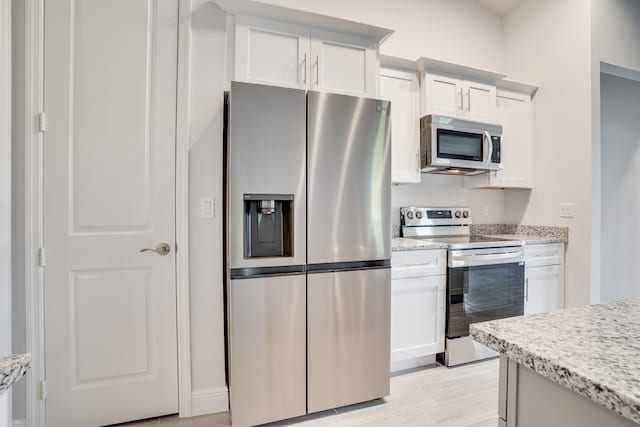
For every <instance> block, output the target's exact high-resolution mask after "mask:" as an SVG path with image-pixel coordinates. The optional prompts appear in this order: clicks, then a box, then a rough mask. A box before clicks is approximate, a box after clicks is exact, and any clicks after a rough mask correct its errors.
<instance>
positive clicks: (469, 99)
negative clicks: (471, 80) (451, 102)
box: [467, 89, 471, 111]
mask: <svg viewBox="0 0 640 427" xmlns="http://www.w3.org/2000/svg"><path fill="white" fill-rule="evenodd" d="M467 111H471V89H467Z"/></svg>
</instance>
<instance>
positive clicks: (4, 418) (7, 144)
mask: <svg viewBox="0 0 640 427" xmlns="http://www.w3.org/2000/svg"><path fill="white" fill-rule="evenodd" d="M0 162H1V164H0V209H1V211H0V355H3V354H6V353H12V352H13V351H12V348H11V346H12V345H11V317H12V310H11V250H12V246H11V166H12V165H11V2H10V0H0ZM11 419H12V415H11V395H10V393H5V394H3V395H1V396H0V426H8V425H11V423H12V420H11Z"/></svg>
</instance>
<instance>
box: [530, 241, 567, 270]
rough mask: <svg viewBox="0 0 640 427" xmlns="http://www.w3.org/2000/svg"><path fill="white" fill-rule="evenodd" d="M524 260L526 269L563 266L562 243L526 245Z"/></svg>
mask: <svg viewBox="0 0 640 427" xmlns="http://www.w3.org/2000/svg"><path fill="white" fill-rule="evenodd" d="M524 260H525V264H526V266H527V267H539V266H543V265H556V264H564V243H550V244H542V245H526V246H525V248H524Z"/></svg>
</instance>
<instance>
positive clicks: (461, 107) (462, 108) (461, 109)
mask: <svg viewBox="0 0 640 427" xmlns="http://www.w3.org/2000/svg"><path fill="white" fill-rule="evenodd" d="M458 94H459V95H460V111H464V102H463V100H462V89H460V91H459V92H458Z"/></svg>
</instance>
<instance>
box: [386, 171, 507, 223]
mask: <svg viewBox="0 0 640 427" xmlns="http://www.w3.org/2000/svg"><path fill="white" fill-rule="evenodd" d="M504 194H505V192H504V191H503V190H469V189H466V188H464V178H463V177H460V176H446V175H422V182H421V183H420V184H407V185H398V186H394V187H393V188H392V191H391V223H392V224H394V225H398V224H399V222H400V212H399V208H401V207H406V206H422V207H458V206H468V207H470V208H471V214H472V219H473V222H474V223H476V224H501V223H503V222H504ZM485 206H486V207H487V208H488V215H484V213H485V210H484V207H485Z"/></svg>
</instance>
